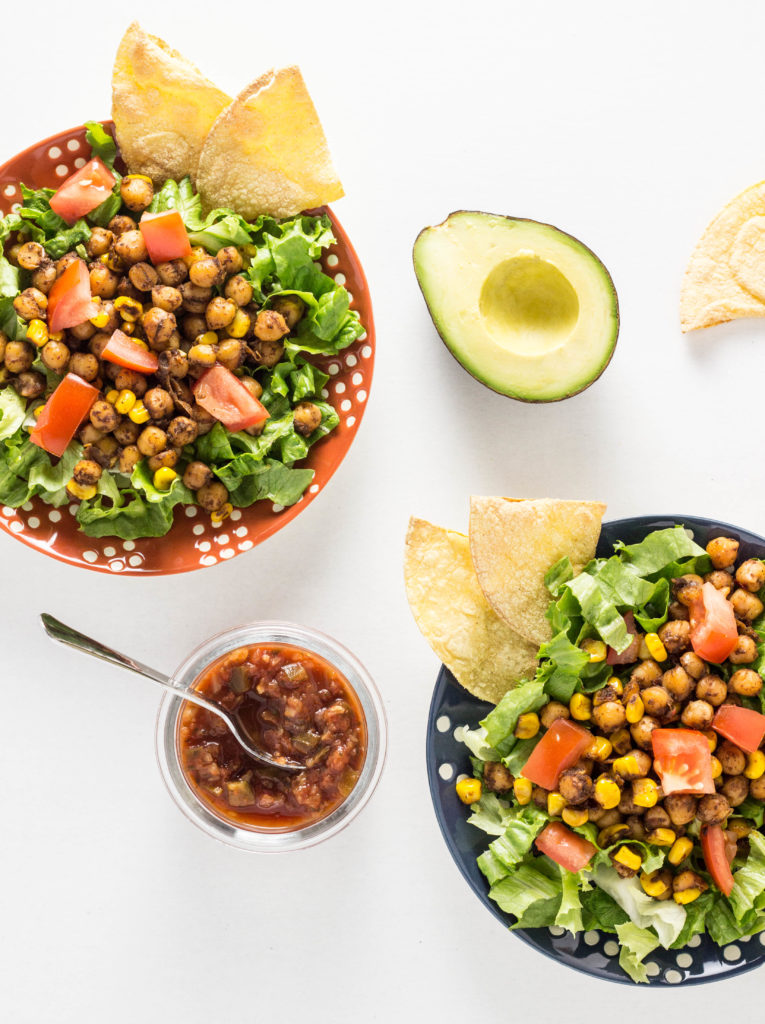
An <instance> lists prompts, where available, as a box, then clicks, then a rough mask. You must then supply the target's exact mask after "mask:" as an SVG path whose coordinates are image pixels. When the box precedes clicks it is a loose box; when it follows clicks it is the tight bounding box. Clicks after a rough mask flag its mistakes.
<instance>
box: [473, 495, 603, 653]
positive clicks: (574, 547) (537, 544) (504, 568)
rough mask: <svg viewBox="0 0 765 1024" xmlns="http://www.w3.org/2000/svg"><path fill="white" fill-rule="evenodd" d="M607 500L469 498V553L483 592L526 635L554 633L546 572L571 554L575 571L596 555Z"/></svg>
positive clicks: (536, 639)
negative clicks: (550, 615) (551, 623)
mask: <svg viewBox="0 0 765 1024" xmlns="http://www.w3.org/2000/svg"><path fill="white" fill-rule="evenodd" d="M605 510H606V506H605V505H603V504H602V503H601V502H598V501H558V500H555V499H552V498H538V499H536V500H534V501H519V500H518V499H514V498H476V497H473V498H471V499H470V553H471V555H472V558H473V564H474V566H475V571H476V574H477V575H478V582H479V583H480V585H481V589H482V590H483V593H484V596H485V597H486V599H487V601H488V602H489V604H490V605H491V606H492V608H493V609H494V611H495V612H496V613H497V615H498V616H499V617H500V618H501V619H503V620H504V621H505V622H506V623H507V624H508V625H509V626H510V627H511V628H512V629H514V630H515V631H516V632H517V633H520V635H521V636H523V637H525V638H526V640H528V641H530V642H531V643H534V644H537V645H539V644H542V643H545V642H546V641H547V640H550V639H551V637H552V631H551V629H550V623H549V622H548V621H547V618H546V613H547V609H548V607H549V605H550V601H551V597H550V592H549V591H548V589H547V587H545V583H544V578H545V574H546V572H547V570H548V569H549V568H550V566H552V565H554V564H555V563H556V562H557V561H559V560H560V559H561V558H563V557H564V555H568V557H569V559H570V560H571V565H572V566H573V569H574V572H575V573H577V572H579V571H580V569H582V568H583V567H584V566H585V565H586V564H587V563H588V562H589V561H590V559H591V558H593V557H594V555H595V548H596V546H597V543H598V537H599V536H600V524H601V520H602V518H603V513H604V512H605Z"/></svg>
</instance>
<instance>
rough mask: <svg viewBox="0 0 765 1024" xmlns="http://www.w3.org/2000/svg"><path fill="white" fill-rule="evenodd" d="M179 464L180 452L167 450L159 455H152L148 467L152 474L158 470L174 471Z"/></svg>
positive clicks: (172, 449) (171, 449)
mask: <svg viewBox="0 0 765 1024" xmlns="http://www.w3.org/2000/svg"><path fill="white" fill-rule="evenodd" d="M177 464H178V452H177V451H176V450H175V449H174V448H166V449H165V450H164V451H163V452H158V454H157V455H152V456H151V458H150V459H149V460H148V466H149V469H150V471H151V472H152V473H156V472H157V470H158V469H174V468H175V466H177Z"/></svg>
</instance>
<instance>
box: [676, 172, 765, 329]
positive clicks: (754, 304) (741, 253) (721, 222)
mask: <svg viewBox="0 0 765 1024" xmlns="http://www.w3.org/2000/svg"><path fill="white" fill-rule="evenodd" d="M764 249H765V181H761V182H760V183H759V184H757V185H752V187H751V188H748V189H746V191H744V192H742V193H741V194H740V195H738V196H736V198H735V199H733V200H731V202H729V203H728V205H727V206H725V207H724V208H723V209H722V210H721V211H720V212H719V213H718V214H717V216H716V217H715V219H714V220H713V221H712V223H711V224H710V225H709V227H708V228H707V229H706V231H705V232H704V234H703V235H702V236H701V239H700V240H699V243H698V245H697V246H696V248H695V249H694V251H693V255H692V256H691V259H690V262H689V263H688V268H687V270H686V271H685V277H684V278H683V287H682V292H681V295H680V326H681V328H682V330H683V332H686V331H695V330H697V329H698V328H701V327H712V326H713V325H714V324H721V323H725V322H726V321H728V320H739V319H741V318H743V317H753V316H765V269H764V268H763V262H762V253H763V250H764Z"/></svg>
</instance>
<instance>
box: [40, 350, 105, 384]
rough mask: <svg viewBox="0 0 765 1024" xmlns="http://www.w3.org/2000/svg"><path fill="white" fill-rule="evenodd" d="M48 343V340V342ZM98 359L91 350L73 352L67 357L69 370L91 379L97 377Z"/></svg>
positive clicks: (83, 377)
mask: <svg viewBox="0 0 765 1024" xmlns="http://www.w3.org/2000/svg"><path fill="white" fill-rule="evenodd" d="M48 344H50V342H49V343H48ZM98 371H99V365H98V360H97V359H96V357H95V356H94V355H93V354H92V353H91V352H73V353H72V356H71V358H70V359H69V372H70V373H76V374H77V376H78V377H82V379H83V380H87V381H93V380H95V379H96V377H98Z"/></svg>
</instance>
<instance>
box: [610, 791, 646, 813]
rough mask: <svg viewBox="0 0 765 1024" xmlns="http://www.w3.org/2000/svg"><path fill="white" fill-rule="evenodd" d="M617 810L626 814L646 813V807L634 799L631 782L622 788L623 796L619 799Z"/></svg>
mask: <svg viewBox="0 0 765 1024" xmlns="http://www.w3.org/2000/svg"><path fill="white" fill-rule="evenodd" d="M617 810H618V811H619V813H620V814H624V815H628V814H640V815H642V814H644V813H645V807H640V806H639V805H638V804H636V803H635V802H634V800H633V799H632V785H631V784H629V783H628V784H627V785H626V786H625V787H624V789H623V790H622V798H621V800H620V801H619V805H618V807H617Z"/></svg>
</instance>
